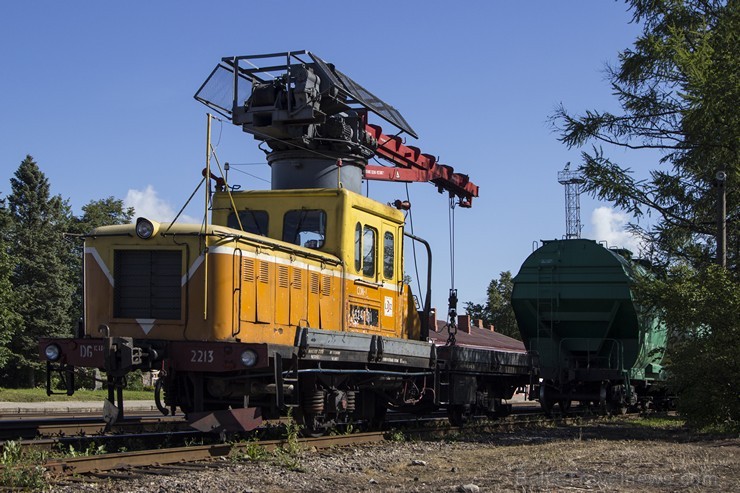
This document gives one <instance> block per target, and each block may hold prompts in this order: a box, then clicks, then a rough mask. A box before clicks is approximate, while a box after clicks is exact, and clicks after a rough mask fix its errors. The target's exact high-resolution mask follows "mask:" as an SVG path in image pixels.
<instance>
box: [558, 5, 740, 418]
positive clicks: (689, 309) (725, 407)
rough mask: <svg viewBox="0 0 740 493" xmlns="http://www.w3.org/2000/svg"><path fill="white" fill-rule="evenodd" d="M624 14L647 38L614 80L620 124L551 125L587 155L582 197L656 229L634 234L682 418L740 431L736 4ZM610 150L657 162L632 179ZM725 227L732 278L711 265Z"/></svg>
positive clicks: (603, 117) (603, 118) (589, 116)
mask: <svg viewBox="0 0 740 493" xmlns="http://www.w3.org/2000/svg"><path fill="white" fill-rule="evenodd" d="M627 3H628V4H629V6H630V9H631V10H632V13H633V17H634V21H636V22H640V23H642V26H643V32H642V33H641V35H640V36H639V37H638V39H637V40H636V41H635V43H634V45H633V47H631V48H628V49H625V50H624V51H623V52H622V53H621V54H620V62H619V66H617V67H613V68H610V69H609V72H608V76H609V79H610V82H611V87H612V92H613V93H614V94H615V96H616V97H617V99H618V100H619V103H620V105H621V107H622V112H621V114H612V113H609V112H605V111H598V110H589V111H586V112H584V113H583V114H581V115H574V114H571V113H569V112H568V111H567V110H566V109H565V108H560V110H559V111H558V112H557V113H556V114H555V115H554V117H553V120H554V122H556V126H557V127H559V130H560V132H561V140H562V141H563V142H564V143H565V144H566V145H568V146H569V147H581V146H584V145H586V144H590V145H591V146H592V150H590V151H584V152H583V153H582V156H583V165H582V166H581V171H582V172H583V174H584V175H585V178H586V180H587V184H586V188H587V190H589V191H590V192H591V193H592V194H593V195H594V196H596V197H597V198H599V199H603V200H608V201H610V202H612V203H613V204H614V205H615V206H617V207H620V208H622V209H624V210H626V211H628V212H631V213H632V214H634V215H635V216H636V217H638V218H639V217H641V216H643V215H645V214H652V215H653V221H652V225H650V226H649V228H641V227H639V226H637V225H633V230H634V231H635V232H637V233H639V234H641V235H642V236H643V237H644V238H645V240H646V241H647V243H648V245H649V247H650V250H649V251H648V252H647V253H648V254H649V256H650V260H651V261H652V263H653V265H654V266H655V268H656V269H655V270H656V273H657V274H658V276H659V277H658V278H657V279H652V280H643V282H642V283H641V285H640V286H638V287H639V289H640V292H641V294H643V295H644V296H645V298H644V299H645V301H647V300H652V301H653V302H654V303H655V307H656V309H657V310H661V311H662V313H664V314H665V319H666V323H667V325H668V328H669V329H670V335H671V338H670V342H669V347H668V350H669V358H670V360H669V363H670V364H669V375H670V377H671V378H670V384H671V386H672V388H673V389H674V390H675V391H676V392H678V393H679V410H680V411H681V412H682V413H683V414H684V416H685V417H686V418H687V420H688V422H689V423H690V424H694V425H697V426H706V425H721V426H729V427H733V426H737V427H740V405H739V404H738V402H739V401H738V393H737V390H736V389H735V387H734V382H737V381H738V380H740V366H738V364H737V348H738V345H737V341H738V338H740V317H738V313H739V312H738V310H739V309H740V307H739V306H738V302H740V300H739V299H738V298H739V297H738V293H740V228H738V227H737V222H738V220H740V113H738V111H737V107H738V104H737V102H738V101H740V39H738V38H739V36H740V34H739V33H740V1H738V0H630V1H628V2H627ZM604 146H605V147H606V150H605V149H604ZM615 149H618V150H619V152H618V153H614V155H616V156H622V157H621V158H617V159H625V157H626V158H627V159H629V157H630V156H631V155H632V154H633V153H634V152H638V151H640V150H643V149H650V150H652V151H653V152H655V151H656V150H657V151H659V152H660V158H659V159H658V160H656V163H655V165H654V167H653V169H651V170H650V171H649V178H645V179H636V178H635V177H634V176H633V174H632V170H631V169H629V168H628V167H626V166H625V165H624V164H620V163H618V162H616V161H615V160H614V158H610V157H609V156H608V154H610V153H612V152H613V151H614V150H615ZM624 150H627V151H628V152H626V153H625V152H623V151H624ZM646 175H647V174H646ZM720 177H721V178H723V179H720ZM723 189H724V192H725V196H726V201H727V209H726V214H725V215H724V217H721V213H719V212H718V211H719V210H721V209H720V208H718V207H717V203H718V201H719V198H720V197H721V196H722V193H721V192H722V191H723ZM719 217H721V220H720V219H719ZM723 222H724V223H726V225H727V229H726V231H727V256H726V267H724V266H722V262H716V261H717V260H719V259H721V258H723V255H721V253H720V252H721V250H719V251H718V243H719V241H718V240H717V238H719V237H720V235H719V234H718V231H719V229H720V228H719V225H720V224H722V223H723ZM715 262H716V263H718V264H719V266H718V265H715ZM710 389H711V390H710Z"/></svg>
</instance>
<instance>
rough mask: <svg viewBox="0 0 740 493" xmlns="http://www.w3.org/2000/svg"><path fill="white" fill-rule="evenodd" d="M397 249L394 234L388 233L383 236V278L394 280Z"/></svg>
mask: <svg viewBox="0 0 740 493" xmlns="http://www.w3.org/2000/svg"><path fill="white" fill-rule="evenodd" d="M395 247H396V245H395V241H394V240H393V233H391V232H390V231H386V232H385V234H384V235H383V277H385V278H386V279H393V272H394V265H393V262H394V260H395V251H396V248H395Z"/></svg>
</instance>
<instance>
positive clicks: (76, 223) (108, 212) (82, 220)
mask: <svg viewBox="0 0 740 493" xmlns="http://www.w3.org/2000/svg"><path fill="white" fill-rule="evenodd" d="M133 217H134V208H133V207H124V205H123V200H121V199H116V198H115V197H108V198H105V199H100V200H91V201H90V202H88V203H87V204H86V205H84V206H82V216H80V217H75V218H73V219H72V222H71V224H70V230H69V232H70V233H72V236H74V235H85V234H88V233H90V232H91V231H92V230H93V229H95V228H98V227H100V226H110V225H114V224H127V223H130V222H131V219H132V218H133ZM72 245H73V256H74V258H73V262H72V264H71V266H70V267H71V269H72V272H73V273H74V276H75V277H74V285H75V294H74V299H73V303H72V306H71V318H72V320H78V321H79V320H81V319H82V317H83V313H82V312H83V301H82V298H83V280H84V273H83V270H82V255H83V241H82V239H81V238H80V239H78V240H75V241H73V242H72Z"/></svg>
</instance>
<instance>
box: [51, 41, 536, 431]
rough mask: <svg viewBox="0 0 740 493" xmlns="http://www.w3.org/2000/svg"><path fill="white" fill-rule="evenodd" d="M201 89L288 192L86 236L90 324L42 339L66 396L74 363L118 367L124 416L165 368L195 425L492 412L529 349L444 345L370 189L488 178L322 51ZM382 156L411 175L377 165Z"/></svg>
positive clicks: (445, 186) (167, 396) (221, 193)
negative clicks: (432, 150) (130, 395)
mask: <svg viewBox="0 0 740 493" xmlns="http://www.w3.org/2000/svg"><path fill="white" fill-rule="evenodd" d="M275 60H278V62H275ZM259 61H264V63H265V64H266V65H264V67H263V68H257V65H256V62H259ZM275 72H278V73H282V75H279V76H277V77H275V76H274V73H275ZM265 74H270V77H267V76H265ZM245 91H247V92H248V95H245V94H244V93H245ZM224 95H226V96H224ZM196 99H198V100H199V101H201V102H203V103H205V104H207V105H208V106H209V107H210V108H212V109H214V110H215V111H217V112H219V113H221V114H222V115H224V116H227V117H228V118H230V119H231V121H232V122H233V123H234V124H237V125H240V126H242V128H243V129H244V130H245V131H247V132H249V133H251V134H253V135H254V136H255V138H256V139H258V140H260V141H261V142H262V143H264V144H266V145H268V146H269V148H270V149H269V151H266V154H267V160H268V163H269V164H270V166H271V169H272V190H266V191H237V190H236V189H235V188H233V187H230V186H229V184H228V183H226V181H225V179H223V178H216V186H215V190H214V191H213V192H212V193H211V191H210V186H208V187H207V188H208V189H209V190H208V191H207V198H206V203H207V206H208V209H209V211H210V215H211V220H210V222H209V221H208V220H207V215H206V220H204V223H203V224H201V225H197V224H194V225H193V224H178V223H176V222H173V223H162V224H159V223H157V222H155V221H152V220H148V219H146V218H138V219H137V221H136V224H129V225H121V226H107V227H101V228H98V229H96V230H94V231H92V232H90V233H89V234H88V235H86V238H85V249H84V252H85V253H84V255H85V256H84V269H85V286H84V290H85V295H84V300H85V314H84V315H85V317H84V333H82V334H79V337H77V338H74V339H44V340H42V341H41V342H40V352H41V358H42V359H43V360H46V362H47V367H48V371H49V373H52V372H54V371H57V372H59V374H60V375H62V377H63V378H62V380H63V382H64V383H65V384H66V390H67V392H68V393H71V392H73V391H74V371H75V368H77V367H88V368H98V369H101V370H103V371H104V372H105V373H106V375H107V385H108V393H109V395H108V399H107V401H106V408H105V413H106V418H107V419H108V420H109V421H114V420H116V419H120V418H121V417H122V415H123V399H122V391H121V389H122V388H123V386H124V384H125V377H126V375H127V374H128V373H129V372H131V371H133V370H137V369H145V370H148V369H156V370H160V373H159V375H160V378H159V379H158V381H157V387H156V392H155V394H156V402H157V405H158V406H159V407H160V409H161V410H162V412H164V413H167V412H174V411H175V408H177V407H179V408H181V409H182V410H183V411H185V412H186V413H187V414H188V418H189V420H190V422H191V423H192V424H193V426H195V427H196V428H200V429H208V430H221V429H242V430H248V429H251V428H254V427H255V426H257V425H258V424H259V423H260V420H261V418H262V417H263V416H267V417H270V416H278V415H280V414H281V413H282V412H284V411H285V410H286V409H289V408H294V415H295V416H297V417H298V418H299V419H301V420H302V422H303V424H304V426H305V427H306V428H307V429H308V430H314V431H317V432H321V431H322V430H324V429H326V428H327V427H329V426H332V425H334V424H336V423H338V422H345V421H348V420H351V419H360V420H363V421H365V422H378V421H380V420H382V418H383V416H384V414H385V410H386V409H387V407H388V406H389V405H390V406H393V407H397V408H404V407H413V408H416V409H422V408H427V407H431V406H440V405H441V406H445V405H447V406H449V407H454V406H456V407H455V409H457V411H458V412H459V410H460V409H461V407H460V406H464V405H467V406H470V405H471V404H481V405H483V407H486V406H488V408H489V409H492V408H493V405H494V404H493V403H494V401H495V402H500V399H501V398H506V397H510V396H511V393H512V392H513V390H514V388H515V387H516V386H518V385H520V384H522V383H526V381H527V375H528V369H527V367H528V363H527V361H526V358H525V357H524V356H522V355H516V354H509V355H508V356H507V355H504V356H505V357H501V355H498V356H496V357H493V356H492V354H493V353H490V352H489V353H487V354H488V356H486V357H485V358H482V359H481V357H480V355H477V356H476V355H475V354H473V353H471V352H470V351H473V350H468V352H459V351H458V352H455V351H453V350H452V349H450V348H446V349H445V351H443V352H444V353H445V354H446V355H447V356H445V357H440V356H439V355H438V351H437V348H436V346H435V345H434V344H433V343H432V342H431V341H430V340H429V338H428V334H429V327H430V320H429V319H430V316H429V311H430V308H429V300H430V294H429V289H427V294H426V298H425V304H424V307H423V309H421V310H417V307H416V304H415V301H414V299H413V297H412V295H411V292H410V290H409V286H408V285H406V284H405V283H404V282H403V279H404V267H403V240H404V237H405V236H406V237H410V236H411V235H408V234H407V233H405V232H404V214H403V213H402V212H401V211H400V210H398V208H394V207H391V206H390V205H385V204H381V203H379V202H376V201H374V200H372V199H369V198H367V197H365V196H363V195H362V194H360V193H359V192H360V185H361V183H362V180H364V179H369V178H370V177H372V178H375V179H386V180H396V181H431V182H433V183H435V184H436V185H437V186H438V187H439V188H440V191H442V190H445V191H448V192H449V193H450V196H451V197H457V198H458V199H459V201H460V202H459V203H460V204H461V205H463V206H469V205H470V201H471V200H472V198H473V197H474V196H476V195H477V187H475V185H473V184H472V183H470V182H469V180H468V179H467V177H466V176H464V175H460V174H457V173H454V172H453V170H452V169H451V168H450V167H447V166H443V165H439V164H438V163H436V160H435V159H434V158H433V157H431V156H429V155H425V154H422V153H421V152H420V151H419V150H418V149H416V148H413V147H407V146H405V145H403V143H402V142H401V141H400V139H399V138H398V137H388V136H386V135H383V134H382V132H381V131H380V129H379V127H377V126H374V125H370V124H369V123H368V121H367V119H368V113H374V114H376V115H378V116H380V117H381V118H383V119H385V120H386V121H388V122H390V123H392V124H393V125H394V126H396V127H397V128H399V130H401V131H405V132H406V133H409V134H411V135H413V136H416V134H415V133H414V132H413V130H412V129H411V128H410V126H408V124H407V123H406V121H405V120H404V119H403V117H402V116H401V115H400V114H399V113H398V112H397V111H396V110H395V109H394V108H393V107H391V106H389V105H387V104H385V103H383V102H382V101H381V100H380V99H378V98H376V97H375V96H373V95H372V94H371V93H370V92H369V91H367V90H365V89H364V88H362V86H360V85H359V84H357V83H356V82H354V81H353V80H352V79H350V78H349V77H347V76H346V75H344V74H342V73H341V72H339V71H338V70H336V68H335V67H334V66H333V65H331V64H328V63H326V62H324V61H323V60H322V59H320V58H318V57H317V56H315V55H314V54H312V53H309V52H290V53H280V54H269V55H258V56H250V57H232V58H224V59H223V60H222V62H221V63H220V64H219V65H218V66H217V67H216V69H214V71H213V72H212V73H211V75H210V76H209V78H208V79H207V80H206V82H205V83H204V84H203V86H201V88H200V89H199V91H198V93H196ZM209 122H210V119H209ZM208 152H209V155H210V152H211V147H210V143H209V144H208ZM375 155H379V156H381V157H384V158H386V159H388V160H390V161H391V162H392V163H393V164H394V165H396V167H395V168H382V167H379V166H373V165H369V164H368V159H369V158H371V157H373V156H375ZM388 170H394V171H393V173H388ZM204 177H205V179H206V180H207V179H209V178H210V177H211V172H210V169H208V168H207V169H206V170H204ZM208 183H209V184H210V181H208ZM398 207H399V208H403V204H398ZM412 239H414V240H415V241H423V240H420V239H419V238H416V237H412ZM427 246H428V245H427ZM430 261H431V259H430ZM428 281H429V280H428ZM523 358H524V359H523ZM483 360H485V362H484V363H481V365H483V366H481V367H478V366H476V363H475V362H476V361H483ZM493 360H495V361H496V363H495V364H493V363H491V361H493ZM456 366H459V367H460V368H463V367H464V369H457V370H456V369H455V367H456ZM456 375H457V377H456ZM481 375H483V376H486V375H487V376H489V377H490V376H493V375H497V376H502V379H501V380H497V381H496V384H495V385H492V384H490V382H488V383H485V384H480V383H478V382H479V381H480V378H479V377H480V376H481ZM456 378H457V380H456ZM455 381H457V382H458V383H460V382H464V383H465V385H466V386H467V388H465V389H463V391H458V392H452V391H451V390H450V388H451V386H454V385H455ZM48 382H49V383H48V386H47V391H48V392H49V393H51V392H52V391H53V389H52V388H51V383H50V382H51V380H48Z"/></svg>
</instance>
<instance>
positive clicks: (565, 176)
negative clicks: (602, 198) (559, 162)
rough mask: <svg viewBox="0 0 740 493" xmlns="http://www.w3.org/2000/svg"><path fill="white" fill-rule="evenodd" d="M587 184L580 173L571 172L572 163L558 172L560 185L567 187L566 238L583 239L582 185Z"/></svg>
mask: <svg viewBox="0 0 740 493" xmlns="http://www.w3.org/2000/svg"><path fill="white" fill-rule="evenodd" d="M584 182H585V180H584V179H583V177H582V176H581V174H580V173H579V172H578V171H571V170H570V161H568V163H567V164H566V165H565V169H563V171H558V183H560V184H561V185H564V186H565V238H566V239H568V240H570V239H574V238H580V237H581V199H580V196H581V185H582V184H583V183H584Z"/></svg>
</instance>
